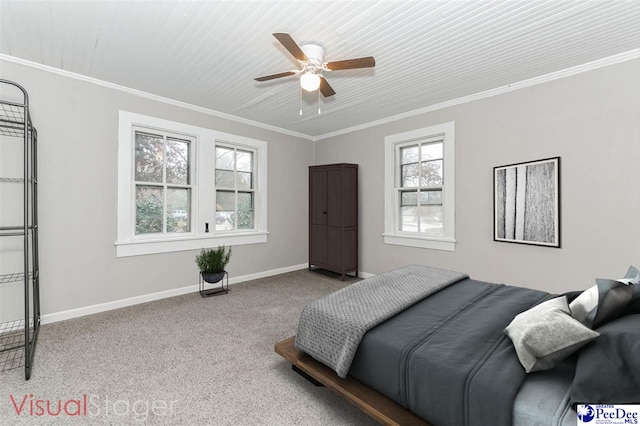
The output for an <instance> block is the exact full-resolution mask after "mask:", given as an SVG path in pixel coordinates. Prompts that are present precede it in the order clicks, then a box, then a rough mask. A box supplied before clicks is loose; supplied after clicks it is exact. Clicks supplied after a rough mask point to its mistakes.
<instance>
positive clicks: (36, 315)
mask: <svg viewBox="0 0 640 426" xmlns="http://www.w3.org/2000/svg"><path fill="white" fill-rule="evenodd" d="M0 86H2V90H0V93H2V94H3V95H5V94H8V93H11V91H17V92H16V93H18V92H20V93H21V94H22V102H16V101H14V100H11V101H10V100H7V99H0V135H3V136H12V137H15V138H20V139H22V143H23V144H24V145H23V149H22V154H21V156H20V157H18V158H16V159H15V160H16V161H19V163H18V164H20V163H21V164H22V177H16V176H15V175H14V176H13V177H0V183H10V184H20V185H21V186H22V188H23V197H21V198H22V200H21V201H17V203H16V205H14V207H15V208H18V209H21V210H22V214H23V215H24V217H23V219H22V220H19V222H22V225H21V226H15V225H14V226H11V225H8V226H7V225H5V226H0V237H16V236H22V237H23V239H24V243H23V244H22V251H23V253H24V256H23V257H22V260H20V261H17V262H16V263H15V265H12V266H11V268H12V270H14V271H21V272H15V273H10V274H1V275H0V284H5V283H13V282H18V283H19V282H22V284H21V285H22V287H23V294H24V297H23V299H22V302H18V301H17V300H16V302H18V303H23V304H24V305H23V308H24V310H23V318H24V319H22V320H15V321H8V322H0V372H2V371H6V370H12V369H14V368H18V367H24V372H25V378H26V379H27V380H29V378H30V377H31V372H32V370H33V360H34V354H35V350H36V343H37V341H38V332H39V329H40V274H39V272H38V264H39V256H38V185H37V183H38V181H37V178H38V174H37V171H38V161H37V159H38V155H37V145H38V132H37V131H36V129H35V127H33V124H32V122H31V116H30V114H29V95H28V94H27V91H26V90H25V89H24V88H23V87H22V86H20V85H19V84H17V83H14V82H12V81H9V80H5V79H0ZM5 89H7V90H6V91H5ZM2 142H3V143H4V142H5V140H4V138H3V140H2ZM7 142H9V143H12V142H11V141H7ZM20 160H22V161H20ZM19 175H20V172H18V176H19ZM1 188H2V189H4V188H7V186H6V185H3V186H2V187H1ZM5 201H6V200H5ZM0 254H1V253H0ZM0 290H6V287H4V286H0ZM11 294H13V293H11ZM3 319H6V318H3Z"/></svg>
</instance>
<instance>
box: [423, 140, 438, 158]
mask: <svg viewBox="0 0 640 426" xmlns="http://www.w3.org/2000/svg"><path fill="white" fill-rule="evenodd" d="M440 158H442V142H436V143H428V144H424V145H422V161H427V160H436V159H440Z"/></svg>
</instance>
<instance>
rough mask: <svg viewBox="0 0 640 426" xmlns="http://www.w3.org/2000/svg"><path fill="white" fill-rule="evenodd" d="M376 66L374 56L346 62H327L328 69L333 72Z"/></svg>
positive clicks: (346, 60)
mask: <svg viewBox="0 0 640 426" xmlns="http://www.w3.org/2000/svg"><path fill="white" fill-rule="evenodd" d="M375 66H376V60H375V59H373V56H367V57H366V58H357V59H345V60H344V61H334V62H327V64H326V67H327V68H328V69H330V70H332V71H337V70H351V69H355V68H371V67H375Z"/></svg>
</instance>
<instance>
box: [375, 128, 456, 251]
mask: <svg viewBox="0 0 640 426" xmlns="http://www.w3.org/2000/svg"><path fill="white" fill-rule="evenodd" d="M433 138H441V139H442V143H443V155H444V159H443V171H444V175H443V188H442V198H443V203H442V204H443V210H444V235H443V236H442V237H432V236H426V235H420V233H418V232H403V231H401V230H400V219H399V214H400V197H399V195H398V194H399V191H398V188H399V186H400V172H399V169H400V161H399V150H400V147H401V146H404V145H413V144H417V143H419V142H423V141H425V140H429V139H433ZM384 149H385V152H384V162H385V164H384V185H385V190H384V233H383V234H382V235H383V237H384V242H385V243H386V244H394V245H402V246H409V247H419V248H428V249H435V250H445V251H455V247H456V239H455V122H453V121H450V122H447V123H442V124H437V125H435V126H429V127H424V128H422V129H416V130H412V131H409V132H404V133H398V134H395V135H389V136H386V137H385V138H384Z"/></svg>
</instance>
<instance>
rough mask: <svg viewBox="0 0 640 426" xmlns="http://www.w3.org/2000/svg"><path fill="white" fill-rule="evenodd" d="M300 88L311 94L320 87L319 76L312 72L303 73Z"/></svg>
mask: <svg viewBox="0 0 640 426" xmlns="http://www.w3.org/2000/svg"><path fill="white" fill-rule="evenodd" d="M300 87H302V88H303V89H304V90H306V91H307V92H313V91H314V90H318V88H319V87H320V76H319V75H318V74H314V73H312V72H305V73H304V74H302V76H300Z"/></svg>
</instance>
